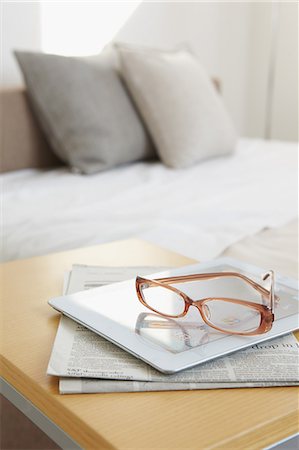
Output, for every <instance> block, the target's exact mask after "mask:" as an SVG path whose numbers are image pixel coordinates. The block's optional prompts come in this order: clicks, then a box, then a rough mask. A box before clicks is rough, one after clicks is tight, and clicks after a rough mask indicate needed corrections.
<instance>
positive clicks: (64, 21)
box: [1, 1, 298, 140]
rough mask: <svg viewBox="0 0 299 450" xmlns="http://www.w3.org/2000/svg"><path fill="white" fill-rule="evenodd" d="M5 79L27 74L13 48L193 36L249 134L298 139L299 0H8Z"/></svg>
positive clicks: (82, 49)
mask: <svg viewBox="0 0 299 450" xmlns="http://www.w3.org/2000/svg"><path fill="white" fill-rule="evenodd" d="M1 16H2V42H1V48H2V61H1V62H2V63H1V72H2V74H1V75H2V77H1V78H2V79H1V84H2V85H4V86H13V85H18V84H20V83H22V79H21V76H20V73H19V70H18V68H17V66H16V63H15V61H14V59H13V56H12V49H14V48H18V49H27V50H40V51H46V52H49V53H51V52H52V53H58V54H65V55H84V54H93V53H97V52H99V51H101V49H102V48H103V47H104V46H105V45H106V44H107V43H108V42H109V41H111V40H112V39H115V40H119V41H125V42H129V43H133V44H140V45H149V46H154V47H159V48H165V49H169V48H173V47H174V46H176V45H177V44H180V43H182V42H183V43H186V44H188V45H189V47H190V48H191V49H192V50H193V51H194V52H195V53H196V55H197V56H198V58H199V59H200V61H201V62H202V64H203V65H204V66H205V67H206V69H207V71H208V72H209V74H210V75H211V76H216V77H217V78H219V79H220V81H221V86H222V96H223V99H224V102H225V104H226V106H227V108H228V110H229V111H230V113H231V115H232V117H233V120H234V122H235V124H236V127H237V128H238V130H239V133H240V134H241V135H242V136H250V137H268V138H272V139H282V140H297V139H298V3H297V2H274V3H272V2H242V1H241V2H184V1H182V2H171V1H166V2H144V1H136V2H126V1H122V2H102V1H99V2H88V1H87V2H72V1H68V2H51V1H47V2H43V1H35V2H26V3H22V2H21V3H19V2H12V1H6V2H2V6H1Z"/></svg>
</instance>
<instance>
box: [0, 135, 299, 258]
mask: <svg viewBox="0 0 299 450" xmlns="http://www.w3.org/2000/svg"><path fill="white" fill-rule="evenodd" d="M1 182H2V192H3V194H2V201H3V230H2V231H3V233H2V234H3V245H2V255H1V258H2V260H12V259H17V258H24V257H30V256H33V255H40V254H45V253H49V252H53V251H59V250H65V249H70V248H75V247H80V246H87V245H93V244H97V243H102V242H107V241H112V240H117V239H123V238H127V237H131V236H138V237H141V238H144V239H147V240H150V241H152V242H155V243H157V244H159V245H161V246H164V247H168V248H171V249H173V250H175V251H178V252H180V253H182V254H185V255H188V256H190V257H194V258H197V259H201V260H203V259H209V258H213V257H216V256H217V255H219V254H220V253H221V252H222V251H223V250H224V249H225V248H227V247H228V246H230V245H231V244H233V243H234V242H237V241H239V240H240V239H242V238H244V237H246V236H249V235H252V234H254V233H256V232H258V231H260V230H261V229H263V228H265V227H278V226H281V225H283V224H285V223H286V222H288V221H290V220H291V219H293V218H294V217H296V216H297V182H298V169H297V145H296V144H294V143H285V142H273V141H272V142H266V141H262V140H246V139H242V140H240V141H239V144H238V149H237V152H236V153H235V154H234V155H233V156H230V157H222V158H215V159H211V160H209V161H205V162H203V163H201V164H198V165H196V166H194V167H192V168H190V169H185V170H173V169H169V168H167V167H165V166H163V165H162V164H161V163H159V162H154V163H146V162H140V163H135V164H132V165H128V166H125V167H119V168H116V169H113V170H110V171H107V172H104V173H99V174H96V175H91V176H82V175H78V174H73V173H70V172H68V170H67V169H64V168H63V169H55V170H50V171H42V170H32V169H28V170H22V171H18V172H13V173H8V174H4V175H2V176H1Z"/></svg>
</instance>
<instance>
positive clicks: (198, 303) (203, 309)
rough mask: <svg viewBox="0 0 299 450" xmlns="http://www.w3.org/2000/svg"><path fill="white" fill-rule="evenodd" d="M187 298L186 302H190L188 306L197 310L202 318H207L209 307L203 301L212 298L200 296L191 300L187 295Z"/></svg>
mask: <svg viewBox="0 0 299 450" xmlns="http://www.w3.org/2000/svg"><path fill="white" fill-rule="evenodd" d="M188 300H189V302H188V303H190V304H189V306H194V307H195V308H196V309H197V310H198V312H199V314H200V315H201V317H202V318H204V317H205V316H206V317H208V318H209V316H210V309H209V307H208V305H207V304H206V303H205V302H206V301H207V300H212V298H201V299H199V300H192V299H191V298H189V297H188Z"/></svg>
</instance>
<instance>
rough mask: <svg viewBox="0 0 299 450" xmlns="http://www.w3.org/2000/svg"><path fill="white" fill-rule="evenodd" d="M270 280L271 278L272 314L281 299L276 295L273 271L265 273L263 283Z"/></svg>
mask: <svg viewBox="0 0 299 450" xmlns="http://www.w3.org/2000/svg"><path fill="white" fill-rule="evenodd" d="M268 278H270V309H271V311H272V313H274V309H275V304H276V302H277V303H278V301H279V297H277V296H276V295H275V294H274V284H275V277H274V272H273V270H269V271H268V272H267V273H265V275H264V276H263V281H265V280H267V279H268Z"/></svg>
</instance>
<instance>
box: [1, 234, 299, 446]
mask: <svg viewBox="0 0 299 450" xmlns="http://www.w3.org/2000/svg"><path fill="white" fill-rule="evenodd" d="M192 262H194V261H191V260H189V259H187V258H185V257H183V256H180V255H177V254H175V253H172V252H170V251H168V250H164V249H161V248H159V247H156V246H154V245H151V244H149V243H147V242H144V241H141V240H137V239H131V240H127V241H120V242H115V243H111V244H104V245H99V246H95V247H90V248H82V249H78V250H72V251H68V252H62V253H56V254H51V255H47V256H42V257H35V258H30V259H26V260H18V261H14V262H8V263H6V264H3V265H2V266H1V286H2V287H1V302H2V303H1V355H2V356H1V375H2V377H3V380H4V384H3V386H4V387H3V391H4V394H5V395H6V396H7V397H8V398H10V400H12V401H13V402H14V403H15V404H16V405H17V406H18V407H19V408H20V409H21V410H23V411H24V408H26V407H25V406H24V405H26V404H27V413H28V415H29V417H31V419H32V420H33V421H35V422H36V423H37V424H38V425H39V426H40V427H41V428H42V429H44V430H46V431H47V432H48V434H49V435H50V437H51V438H52V439H54V440H56V442H57V443H58V445H60V446H62V447H63V448H85V449H101V448H111V449H116V448H117V449H122V448H131V449H142V448H144V449H161V448H163V449H170V448H171V449H173V448H177V449H183V448H190V449H191V448H193V449H216V448H217V449H249V448H250V449H252V450H253V449H261V448H264V447H266V446H268V445H270V444H272V443H274V442H277V441H279V440H281V439H283V438H286V437H287V436H290V435H292V434H294V433H296V432H297V431H298V390H297V388H294V387H287V388H256V389H226V390H225V389H222V390H210V391H206V390H203V391H181V392H150V393H122V394H120V393H112V394H80V395H65V396H63V395H60V394H59V393H58V380H57V379H56V378H55V377H49V376H47V375H46V369H47V364H48V360H49V356H50V353H51V349H52V345H53V342H54V338H55V334H56V330H57V326H58V320H59V315H58V314H57V313H56V312H55V311H54V310H52V309H51V308H50V307H49V306H48V305H47V300H48V299H49V298H50V297H53V296H57V295H60V294H61V291H62V279H63V273H64V272H65V271H66V270H69V269H70V267H71V265H72V264H74V263H78V264H92V265H106V266H107V265H111V266H113V265H116V266H121V265H160V266H161V265H165V266H179V265H186V264H191V263H192ZM24 402H25V403H24Z"/></svg>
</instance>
